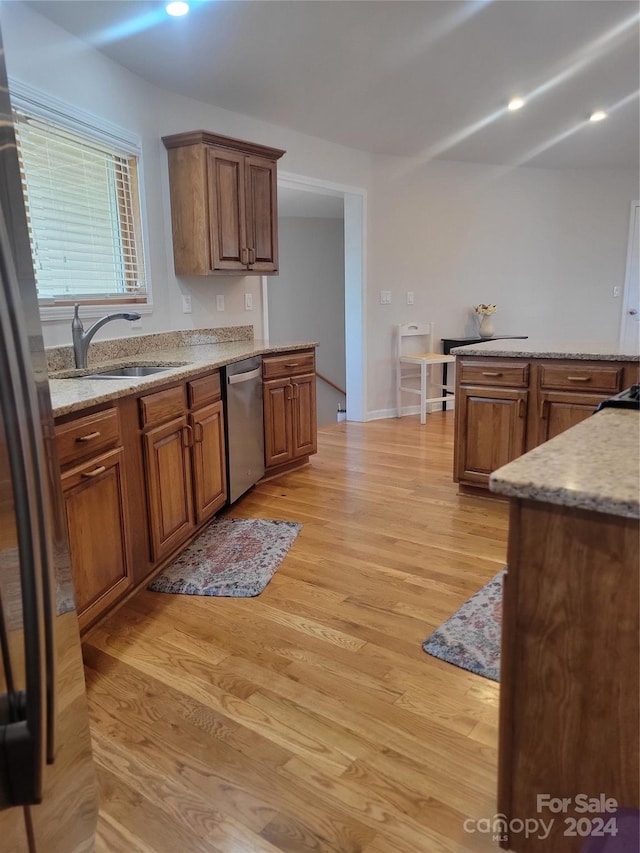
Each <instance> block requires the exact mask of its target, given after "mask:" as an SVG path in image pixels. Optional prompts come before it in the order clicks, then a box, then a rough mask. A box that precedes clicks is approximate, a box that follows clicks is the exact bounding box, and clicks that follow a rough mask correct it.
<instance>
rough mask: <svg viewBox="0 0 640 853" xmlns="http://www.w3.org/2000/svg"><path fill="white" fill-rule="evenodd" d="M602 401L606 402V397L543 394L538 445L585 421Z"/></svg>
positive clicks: (541, 397)
mask: <svg viewBox="0 0 640 853" xmlns="http://www.w3.org/2000/svg"><path fill="white" fill-rule="evenodd" d="M601 400H606V395H603V396H602V397H597V396H596V397H594V396H592V395H589V394H562V393H542V394H541V396H540V420H539V429H538V444H542V442H543V441H548V440H549V439H550V438H553V437H554V436H555V435H559V434H560V433H561V432H564V431H565V430H566V429H569V427H572V426H575V425H576V424H579V423H580V422H581V421H584V420H585V419H586V418H588V417H589V416H590V415H592V414H593V413H594V411H595V409H596V406H597V405H598V403H599V402H600V401H601Z"/></svg>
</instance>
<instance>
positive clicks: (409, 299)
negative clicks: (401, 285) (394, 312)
mask: <svg viewBox="0 0 640 853" xmlns="http://www.w3.org/2000/svg"><path fill="white" fill-rule="evenodd" d="M407 305H413V290H407Z"/></svg>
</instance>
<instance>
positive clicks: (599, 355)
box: [451, 338, 640, 361]
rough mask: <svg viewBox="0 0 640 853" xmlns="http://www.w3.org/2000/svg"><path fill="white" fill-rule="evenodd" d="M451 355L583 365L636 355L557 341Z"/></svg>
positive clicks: (483, 346)
mask: <svg viewBox="0 0 640 853" xmlns="http://www.w3.org/2000/svg"><path fill="white" fill-rule="evenodd" d="M451 354H452V355H496V356H502V357H503V358H568V359H576V360H585V361H638V359H639V358H640V353H638V352H637V351H636V352H631V351H629V350H625V349H624V348H622V347H621V346H620V345H619V344H617V343H613V344H611V343H607V344H594V343H592V342H591V343H587V342H584V341H582V342H581V341H569V343H564V342H561V341H558V340H551V341H542V340H536V339H535V338H533V339H528V338H527V339H526V340H499V339H496V340H495V341H492V340H487V341H483V342H482V343H480V344H468V345H467V346H464V347H454V348H453V349H452V350H451Z"/></svg>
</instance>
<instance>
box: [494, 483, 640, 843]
mask: <svg viewBox="0 0 640 853" xmlns="http://www.w3.org/2000/svg"><path fill="white" fill-rule="evenodd" d="M639 548H640V534H639V528H638V521H637V519H634V518H624V517H621V516H611V515H607V514H605V513H601V512H589V511H585V510H581V509H575V508H573V507H561V506H553V505H551V504H546V503H537V502H533V501H527V500H516V499H512V501H511V514H510V522H509V550H508V565H509V568H508V571H507V574H506V580H505V587H504V595H503V617H502V647H501V660H500V724H499V733H500V734H499V765H498V807H497V812H498V813H500V814H501V815H504V816H505V817H506V822H507V825H508V826H514V827H515V826H522V824H521V823H519V821H527V820H535V819H540V818H542V819H543V820H544V821H545V823H546V824H548V823H549V821H550V819H553V820H552V823H553V826H552V828H551V831H550V832H549V835H548V837H547V838H544V839H543V838H539V837H537V834H535V833H534V834H532V835H530V836H529V837H527V835H526V834H525V833H524V832H522V831H513V832H511V834H510V835H509V834H507V837H505V838H503V839H502V842H501V845H500V846H501V847H503V848H504V849H507V850H514V851H519V853H579V851H581V850H582V849H583V847H584V845H585V843H586V839H585V838H584V837H581V836H584V834H585V833H584V831H583V830H581V832H577V833H576V832H575V828H576V821H578V822H579V823H578V826H579V827H581V828H583V827H585V826H586V827H587V832H588V831H589V830H588V823H587V821H593V824H592V826H593V828H594V829H598V827H602V826H603V823H604V824H607V822H608V820H609V818H610V817H611V815H609V814H607V813H604V814H602V815H601V817H602V818H603V822H601V821H600V820H598V821H597V822H596V819H597V818H598V815H597V814H594V813H593V812H586V813H585V812H584V811H582V812H580V810H579V809H578V810H577V811H576V809H575V807H576V805H579V803H576V795H578V794H583V795H587V796H588V797H589V798H600V797H601V795H604V796H605V797H606V798H613V799H615V800H616V801H617V803H618V805H619V806H620V807H622V808H625V809H634V810H636V809H638V807H639V806H640V790H639V779H640V758H639V756H640V736H639V733H640V702H639V697H640V681H639V673H640V633H639V631H638V624H639V621H638V620H639V612H638V602H639V601H640V587H639V573H638V549H639ZM545 795H547V798H548V797H553V798H557V800H561V799H563V798H566V802H567V808H566V811H555V812H552V811H551V810H550V809H549V808H548V807H547V806H545V805H543V806H542V808H540V807H539V802H538V797H539V796H543V797H544V796H545ZM543 803H548V799H545V800H543ZM610 829H611V827H610ZM609 831H610V830H609ZM607 839H609V840H611V841H613V840H615V839H612V837H611V836H610V835H609V834H608V833H607V832H604V833H601V838H600V839H598V840H597V842H596V844H595V846H589V850H591V849H593V850H596V849H602V850H604V849H605V847H608V843H609V841H608V840H607ZM592 840H593V841H595V839H592ZM605 842H606V844H605ZM630 843H631V845H632V846H630V847H629V848H628V849H629V850H631V849H636V848H635V847H633V841H631V842H630ZM600 845H602V846H600ZM585 849H586V848H585ZM611 849H612V850H613V849H617V848H616V846H615V845H613V846H612V848H611ZM620 849H621V850H622V849H626V848H625V846H624V843H623V846H622V847H621V848H620Z"/></svg>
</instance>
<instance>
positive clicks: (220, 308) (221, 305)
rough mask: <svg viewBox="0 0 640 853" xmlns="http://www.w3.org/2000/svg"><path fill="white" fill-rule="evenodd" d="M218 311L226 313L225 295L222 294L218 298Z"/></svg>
mask: <svg viewBox="0 0 640 853" xmlns="http://www.w3.org/2000/svg"><path fill="white" fill-rule="evenodd" d="M216 311H224V294H222V293H218V295H217V296H216Z"/></svg>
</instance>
